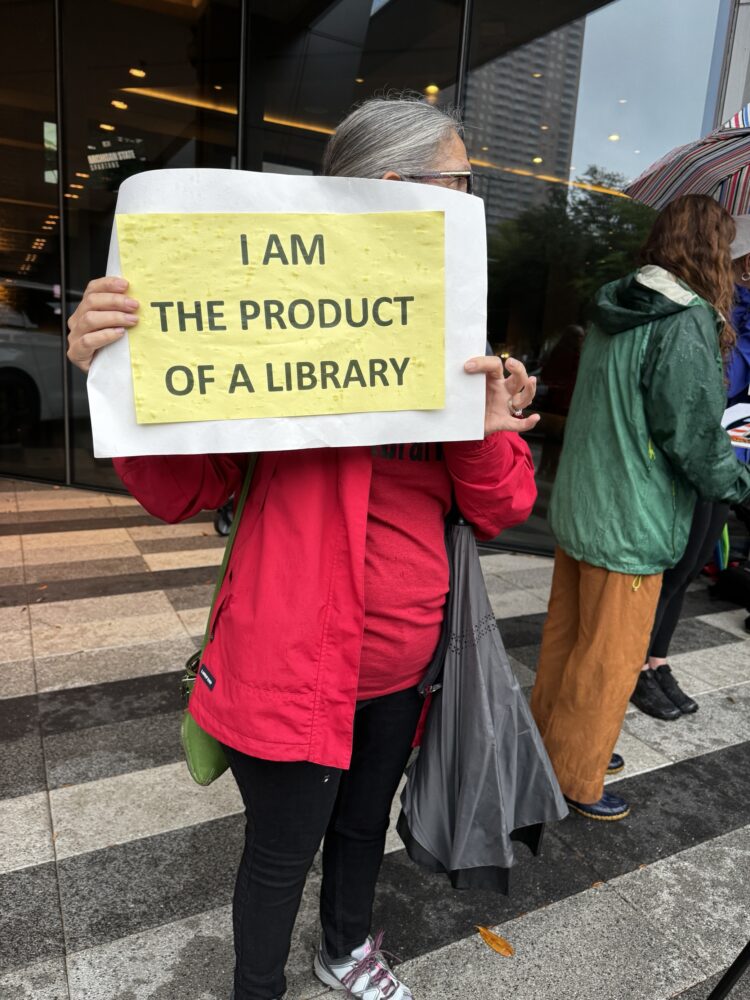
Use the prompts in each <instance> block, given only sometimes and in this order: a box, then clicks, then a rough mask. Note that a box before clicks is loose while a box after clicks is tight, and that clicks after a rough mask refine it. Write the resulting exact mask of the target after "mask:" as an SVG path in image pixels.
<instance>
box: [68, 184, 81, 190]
mask: <svg viewBox="0 0 750 1000" xmlns="http://www.w3.org/2000/svg"><path fill="white" fill-rule="evenodd" d="M70 187H72V188H75V189H76V190H77V191H83V184H71V185H70Z"/></svg>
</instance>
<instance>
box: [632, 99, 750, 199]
mask: <svg viewBox="0 0 750 1000" xmlns="http://www.w3.org/2000/svg"><path fill="white" fill-rule="evenodd" d="M625 193H626V194H629V195H630V197H631V198H634V199H635V200H636V201H640V202H642V203H643V204H644V205H650V206H651V208H655V209H662V208H664V206H665V205H667V204H669V202H670V201H674V199H675V198H679V197H680V196H681V195H683V194H707V195H710V196H711V197H712V198H715V199H716V200H717V201H718V202H719V204H720V205H723V206H724V208H726V210H727V211H728V212H730V213H731V214H732V215H747V214H749V213H750V104H746V105H745V107H744V108H742V110H741V111H738V112H737V113H736V114H735V115H732V117H731V118H730V119H729V121H727V122H724V124H723V125H722V126H721V127H720V128H717V129H715V130H714V131H713V132H711V133H710V134H709V135H707V136H705V137H704V138H703V139H697V140H696V141H695V142H689V143H687V144H686V145H684V146H678V147H677V148H676V149H673V150H672V152H671V153H667V155H666V156H664V157H662V158H661V159H660V160H657V162H656V163H654V164H652V165H651V166H650V167H649V168H648V170H645V171H644V172H643V173H642V174H641V175H640V177H638V178H636V180H634V181H633V183H632V184H630V186H629V187H627V188H626V189H625Z"/></svg>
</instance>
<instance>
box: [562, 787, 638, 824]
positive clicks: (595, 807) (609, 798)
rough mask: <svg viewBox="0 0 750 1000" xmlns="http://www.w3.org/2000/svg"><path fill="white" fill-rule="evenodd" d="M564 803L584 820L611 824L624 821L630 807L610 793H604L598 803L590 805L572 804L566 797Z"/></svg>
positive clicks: (623, 800)
mask: <svg viewBox="0 0 750 1000" xmlns="http://www.w3.org/2000/svg"><path fill="white" fill-rule="evenodd" d="M565 801H566V802H567V803H568V805H569V806H570V808H571V809H574V810H575V812H577V813H580V814H581V816H585V817H586V819H597V820H604V821H606V822H609V823H613V822H615V820H618V819H625V817H626V816H627V815H628V814H629V813H630V805H629V804H628V803H627V802H626V801H625V799H622V798H620V796H619V795H613V794H612V793H611V792H605V793H604V795H602V797H601V798H600V799H599V801H598V802H591V803H590V804H587V803H585V802H574V801H573V800H572V799H569V798H568V796H567V795H566V796H565Z"/></svg>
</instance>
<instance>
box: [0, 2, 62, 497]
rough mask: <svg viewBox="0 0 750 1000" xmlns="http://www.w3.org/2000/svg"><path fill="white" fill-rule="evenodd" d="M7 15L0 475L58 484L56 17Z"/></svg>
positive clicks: (1, 155) (0, 110)
mask: <svg viewBox="0 0 750 1000" xmlns="http://www.w3.org/2000/svg"><path fill="white" fill-rule="evenodd" d="M6 6H7V5H6ZM4 13H5V16H4V17H3V40H4V42H5V45H4V46H3V59H2V61H1V62H0V164H1V166H0V181H1V183H0V468H1V469H2V470H3V472H5V473H7V474H10V475H17V476H29V477H40V478H53V479H64V476H65V465H64V436H63V396H62V340H61V328H60V266H59V246H58V228H59V211H58V208H57V123H56V117H55V90H54V47H53V40H54V25H53V21H52V9H51V5H49V4H47V3H33V2H32V3H24V4H13V5H12V13H11V12H10V11H5V12H4Z"/></svg>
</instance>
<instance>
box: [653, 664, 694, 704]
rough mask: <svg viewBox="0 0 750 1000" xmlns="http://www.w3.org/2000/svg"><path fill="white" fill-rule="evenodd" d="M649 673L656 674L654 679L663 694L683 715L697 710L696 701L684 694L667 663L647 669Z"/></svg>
mask: <svg viewBox="0 0 750 1000" xmlns="http://www.w3.org/2000/svg"><path fill="white" fill-rule="evenodd" d="M649 672H650V673H654V674H656V679H657V681H658V682H659V686H660V687H661V689H662V691H663V692H664V694H665V695H666V696H667V698H669V700H670V701H671V702H672V704H673V705H676V706H677V707H678V708H679V710H680V711H681V712H682V714H683V715H692V714H693V712H697V711H698V702H697V701H693V699H692V698H691V697H690V696H689V695H687V694H685V692H684V691H683V690H682V688H681V687H680V685H679V684H678V683H677V680H676V679H675V676H674V674H673V673H672V668H671V667H670V666H669V664H668V663H663V664H662V665H661V666H660V667H657V668H656V670H652V671H649Z"/></svg>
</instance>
